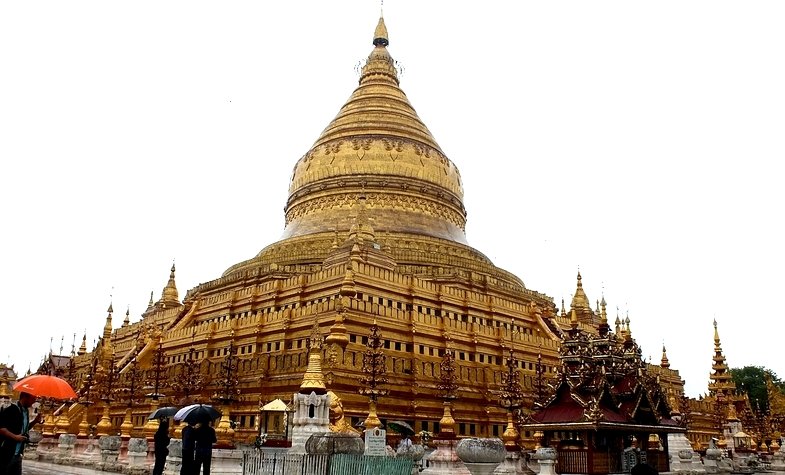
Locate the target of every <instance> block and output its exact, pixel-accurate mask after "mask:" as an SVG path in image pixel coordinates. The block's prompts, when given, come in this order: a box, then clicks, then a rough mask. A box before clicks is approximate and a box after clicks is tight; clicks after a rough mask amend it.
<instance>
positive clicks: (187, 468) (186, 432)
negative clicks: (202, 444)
mask: <svg viewBox="0 0 785 475" xmlns="http://www.w3.org/2000/svg"><path fill="white" fill-rule="evenodd" d="M195 432H196V429H194V427H193V426H191V425H190V424H188V425H187V426H185V427H184V428H183V465H182V466H181V467H180V475H192V474H194V473H196V472H195V471H194V468H195V466H196V464H195V463H194V449H195V448H196V439H195V436H196V434H195Z"/></svg>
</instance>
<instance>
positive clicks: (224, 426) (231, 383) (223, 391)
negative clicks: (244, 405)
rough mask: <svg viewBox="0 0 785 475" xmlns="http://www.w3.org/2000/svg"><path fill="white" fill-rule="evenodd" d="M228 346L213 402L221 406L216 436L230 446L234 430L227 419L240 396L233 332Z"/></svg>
mask: <svg viewBox="0 0 785 475" xmlns="http://www.w3.org/2000/svg"><path fill="white" fill-rule="evenodd" d="M229 338H230V339H229V346H228V347H227V349H226V358H224V361H223V363H221V377H220V378H219V379H218V380H216V382H215V386H216V387H217V388H218V391H217V392H216V393H215V394H214V395H213V400H214V401H217V402H218V403H219V404H221V406H222V411H221V420H220V421H219V422H218V426H217V427H216V431H215V432H216V436H217V438H218V442H219V443H220V444H221V445H230V444H231V443H232V439H233V438H234V429H232V423H231V420H230V417H229V409H230V407H231V405H232V403H234V402H235V401H237V398H238V396H239V395H240V390H239V388H238V385H239V384H240V380H239V379H238V378H237V349H236V348H235V346H234V331H232V333H231V334H230V336H229Z"/></svg>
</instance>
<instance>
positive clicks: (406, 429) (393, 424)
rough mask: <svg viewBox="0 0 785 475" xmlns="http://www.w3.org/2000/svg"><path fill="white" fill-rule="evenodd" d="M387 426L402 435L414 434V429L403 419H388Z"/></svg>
mask: <svg viewBox="0 0 785 475" xmlns="http://www.w3.org/2000/svg"><path fill="white" fill-rule="evenodd" d="M387 428H388V429H391V430H394V431H395V432H398V433H399V434H403V435H407V434H408V435H414V429H412V426H410V425H409V424H408V423H406V422H404V421H388V422H387Z"/></svg>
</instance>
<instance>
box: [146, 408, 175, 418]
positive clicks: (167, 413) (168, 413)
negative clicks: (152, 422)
mask: <svg viewBox="0 0 785 475" xmlns="http://www.w3.org/2000/svg"><path fill="white" fill-rule="evenodd" d="M175 414H177V408H176V407H159V408H158V409H156V410H154V411H153V412H152V413H151V414H150V415H149V416H147V418H148V419H160V418H162V417H172V416H173V415H175Z"/></svg>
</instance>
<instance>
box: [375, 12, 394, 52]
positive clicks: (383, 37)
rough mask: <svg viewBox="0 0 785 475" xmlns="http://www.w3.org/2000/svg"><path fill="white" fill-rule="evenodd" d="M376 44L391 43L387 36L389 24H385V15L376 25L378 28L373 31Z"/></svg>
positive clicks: (384, 44)
mask: <svg viewBox="0 0 785 475" xmlns="http://www.w3.org/2000/svg"><path fill="white" fill-rule="evenodd" d="M373 44H374V46H387V45H389V44H390V39H389V37H388V36H387V26H385V24H384V17H383V16H380V17H379V23H378V24H377V25H376V30H374V32H373Z"/></svg>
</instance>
